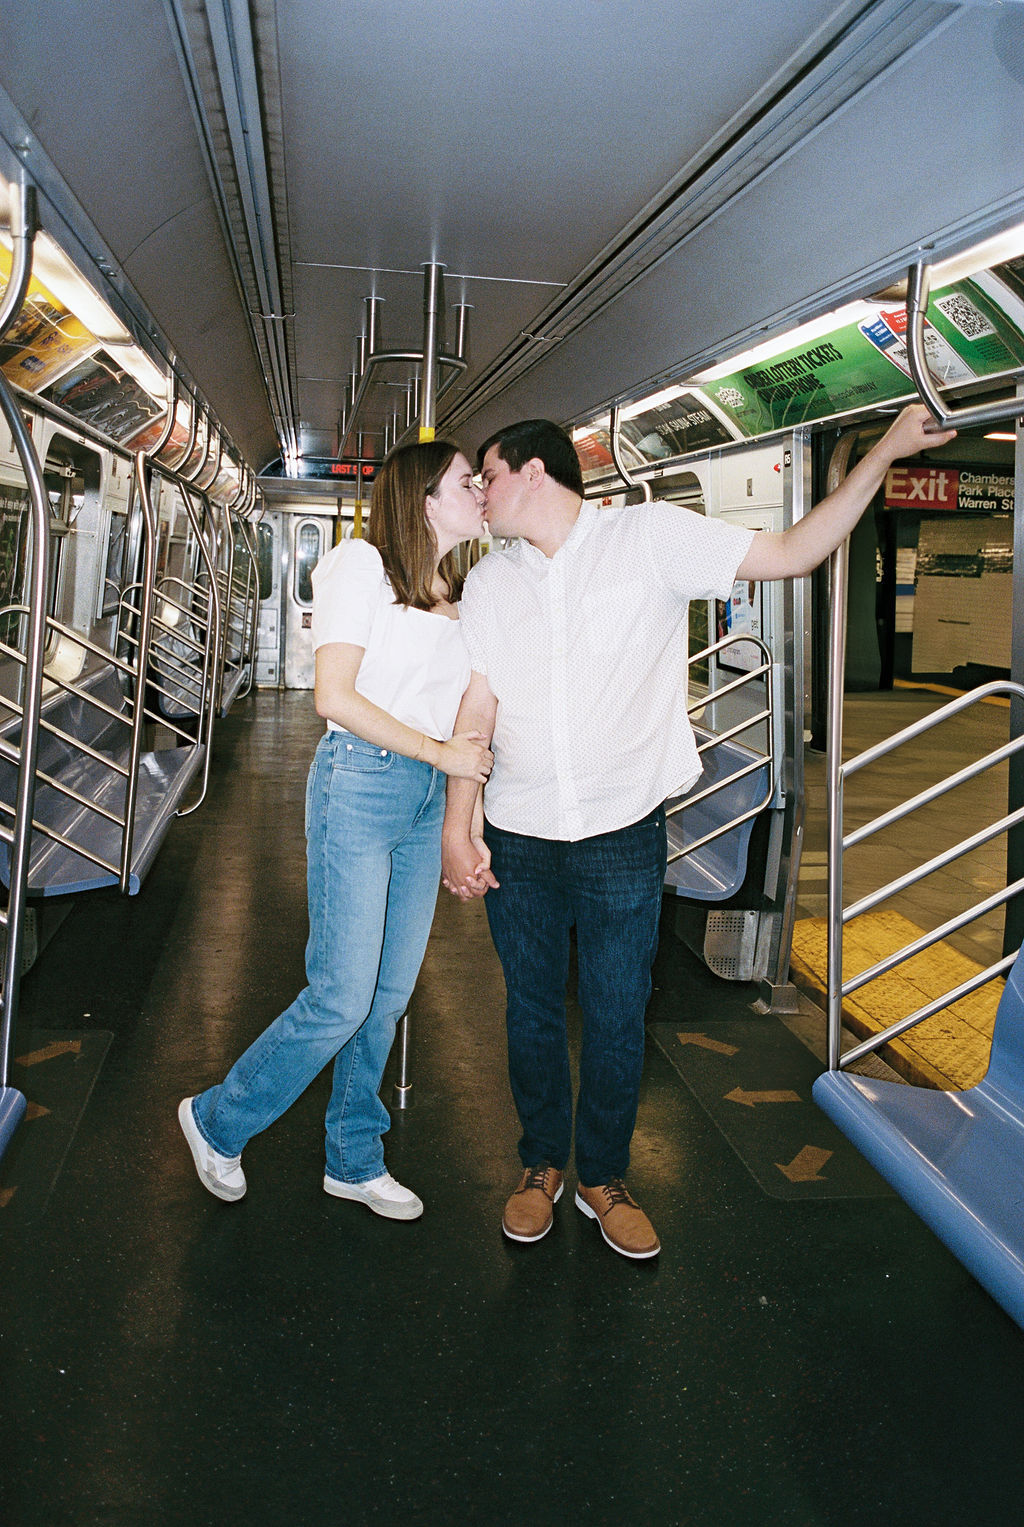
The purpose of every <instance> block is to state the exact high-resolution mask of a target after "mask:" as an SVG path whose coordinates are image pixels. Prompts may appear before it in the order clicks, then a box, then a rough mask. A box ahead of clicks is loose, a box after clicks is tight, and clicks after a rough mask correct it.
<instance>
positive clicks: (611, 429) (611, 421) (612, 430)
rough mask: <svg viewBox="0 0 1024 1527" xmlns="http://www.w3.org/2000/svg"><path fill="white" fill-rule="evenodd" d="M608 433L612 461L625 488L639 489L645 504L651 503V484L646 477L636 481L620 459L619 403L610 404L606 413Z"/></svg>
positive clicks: (652, 496) (652, 497) (652, 495)
mask: <svg viewBox="0 0 1024 1527" xmlns="http://www.w3.org/2000/svg"><path fill="white" fill-rule="evenodd" d="M608 435H609V438H610V440H611V447H612V461H613V462H614V463H615V470H616V472H618V474H619V476H620V477H621V478H622V481H623V482H624V483H625V484H626V487H627V488H639V489H640V491H641V493H642V494H643V496H644V503H645V504H649V503H651V502H652V501H653V499H654V494H653V493H652V492H651V485H650V483H649V482H648V481H647V478H646V477H642V478H641V479H640V481H639V482H637V480H636V478H635V477H632V476H630V473H629V469H628V467H627V466H626V463H625V462H624V461H623V459H622V450H621V447H620V442H619V405H618V404H617V403H615V404H614V405H613V406H612V409H611V412H610V413H609V415H608Z"/></svg>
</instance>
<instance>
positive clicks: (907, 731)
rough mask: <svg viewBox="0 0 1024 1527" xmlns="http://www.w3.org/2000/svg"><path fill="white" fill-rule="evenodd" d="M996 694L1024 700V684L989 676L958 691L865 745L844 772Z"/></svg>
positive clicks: (861, 767)
mask: <svg viewBox="0 0 1024 1527" xmlns="http://www.w3.org/2000/svg"><path fill="white" fill-rule="evenodd" d="M996 695H1011V696H1016V698H1017V699H1018V700H1024V684H1017V683H1016V682H1015V681H1014V680H1013V679H990V680H989V681H988V683H986V684H979V685H978V687H977V689H971V690H968V691H967V693H966V694H962V695H956V696H955V697H954V698H953V699H952V700H947V701H946V704H945V705H940V706H939V708H938V710H934V711H932V713H931V714H930V715H928V716H921V717H920V718H919V719H918V720H917V721H912V722H911V723H910V725H909V726H905V727H903V728H902V729H901V730H900V731H898V732H893V734H892V736H891V737H885V738H883V739H882V741H881V742H876V743H874V744H873V745H872V746H871V747H870V748H865V749H864V751H863V752H862V753H858V754H857V755H856V756H855V757H854V758H849V759H847V760H846V762H845V763H843V764H841V765H840V768H841V770H842V772H843V775H844V776H848V775H850V774H855V773H856V772H857V770H858V769H863V768H866V767H867V765H868V764H873V763H877V762H878V760H879V759H880V758H885V757H886V756H887V754H889V753H894V752H895V751H896V749H897V748H899V747H902V746H903V744H904V743H905V742H912V741H913V740H914V738H915V737H919V736H921V734H922V733H923V732H929V731H931V729H932V727H933V726H941V725H942V724H943V722H945V721H949V720H950V719H951V718H952V717H953V716H955V715H958V714H959V712H960V711H962V710H970V709H971V707H972V706H974V705H978V704H980V702H981V701H982V700H988V699H991V698H992V697H993V696H996Z"/></svg>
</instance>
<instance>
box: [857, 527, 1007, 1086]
mask: <svg viewBox="0 0 1024 1527" xmlns="http://www.w3.org/2000/svg"><path fill="white" fill-rule="evenodd" d="M833 569H834V573H835V576H834V579H833V597H834V609H833V628H832V665H831V666H832V671H831V674H830V681H831V683H832V685H833V689H832V693H831V696H830V719H831V724H830V738H829V748H830V759H829V850H830V851H829V917H828V929H829V933H828V937H829V972H828V1021H829V1037H828V1051H829V1067H830V1069H832V1070H836V1069H841V1068H845V1067H847V1066H850V1065H852V1064H853V1063H854V1062H855V1061H857V1060H859V1059H861V1058H862V1057H863V1056H865V1055H867V1054H870V1053H872V1052H873V1051H875V1050H878V1049H880V1048H881V1047H882V1046H883V1045H885V1044H887V1043H888V1042H889V1041H890V1040H892V1039H896V1038H899V1037H900V1036H901V1035H902V1034H905V1033H906V1032H907V1031H908V1030H909V1029H912V1028H914V1027H915V1026H916V1025H918V1024H920V1023H923V1022H924V1021H925V1020H926V1019H928V1018H931V1017H933V1016H934V1015H935V1014H936V1013H939V1012H942V1011H943V1010H944V1009H945V1008H947V1007H949V1006H951V1005H952V1004H953V1003H954V1002H956V1001H959V1000H960V998H961V997H963V996H967V995H969V994H970V993H971V992H973V991H977V990H978V989H980V988H981V987H982V986H984V985H986V984H987V983H988V982H989V981H991V980H993V979H995V977H997V976H999V975H1001V974H1002V973H1004V972H1005V971H1006V970H1008V969H1009V968H1010V967H1011V966H1012V964H1013V961H1014V959H1015V958H1016V956H1015V955H1014V956H1007V957H1006V958H1004V959H1002V960H1000V961H997V962H996V963H995V964H994V965H991V966H989V967H988V968H987V970H984V971H981V972H979V973H977V974H975V975H974V976H972V977H970V978H969V979H968V980H967V981H965V982H962V983H961V984H960V985H959V986H957V987H955V988H954V989H952V990H950V991H947V992H946V993H945V994H944V995H942V996H939V997H936V998H934V999H933V1000H932V1001H930V1002H928V1003H926V1004H925V1005H924V1006H922V1007H920V1008H918V1009H916V1010H915V1011H914V1012H912V1013H909V1014H907V1015H906V1016H905V1017H904V1018H901V1019H899V1020H898V1021H897V1022H895V1023H893V1024H889V1025H887V1026H886V1027H885V1028H884V1029H883V1030H881V1031H880V1032H879V1033H878V1034H874V1035H872V1036H871V1037H870V1039H868V1040H866V1041H865V1042H864V1043H862V1044H859V1045H857V1046H855V1047H853V1048H852V1049H851V1050H848V1051H847V1052H846V1054H845V1055H843V1054H842V1053H841V1023H842V1003H843V999H844V998H846V997H848V996H850V995H852V994H853V993H854V992H856V991H860V990H862V989H863V988H864V987H866V986H868V985H869V984H870V983H871V982H872V981H875V980H878V979H879V978H880V977H882V976H884V975H887V974H889V973H890V972H891V971H893V970H895V969H897V967H899V966H901V965H904V964H905V963H906V962H907V961H908V960H911V959H913V958H914V957H915V956H917V955H919V954H921V953H923V952H924V951H925V950H927V949H930V948H932V947H933V946H934V945H936V944H938V943H940V942H941V941H942V940H943V939H944V938H946V937H948V936H949V935H951V934H953V933H956V932H958V931H959V930H960V929H962V928H965V927H967V926H968V925H969V924H970V923H973V922H975V921H976V920H977V919H978V918H979V917H983V916H985V915H986V914H987V913H989V912H992V911H994V910H996V908H998V907H1000V906H1003V905H1005V904H1006V903H1007V902H1008V901H1010V900H1011V899H1012V898H1013V897H1014V896H1016V895H1018V894H1019V893H1020V892H1021V891H1022V890H1024V878H1022V879H1019V880H1017V881H1015V882H1014V883H1012V884H1010V885H1008V886H1006V887H1004V888H1001V889H1000V890H998V891H996V892H994V893H993V894H992V895H991V896H988V897H985V898H983V899H981V900H980V901H978V902H976V903H975V904H974V905H973V906H971V907H969V908H966V909H962V910H961V911H960V912H958V913H957V914H955V915H954V916H953V917H951V918H948V919H947V920H946V921H945V922H944V923H942V924H941V926H939V927H936V928H934V929H932V930H930V931H929V932H925V933H922V934H921V935H920V937H918V938H915V939H912V940H910V941H909V942H908V943H906V944H905V945H903V946H902V947H901V948H900V949H897V950H893V951H892V952H891V953H890V954H888V955H886V956H884V957H883V958H882V959H881V960H878V961H876V962H875V963H874V964H873V965H871V966H870V967H869V968H867V969H865V970H862V971H860V972H858V974H857V975H856V976H854V977H851V978H850V979H849V980H847V981H844V980H843V976H842V934H843V929H844V928H845V927H846V926H847V925H848V924H849V923H851V922H853V921H854V920H855V919H856V918H857V917H860V916H862V915H863V914H864V913H866V912H869V911H871V910H872V909H873V908H875V907H877V906H879V905H880V904H881V903H882V902H884V901H888V900H891V899H892V898H893V897H894V896H898V895H899V894H900V893H901V892H903V891H906V890H909V889H910V887H911V886H914V885H918V884H919V883H920V882H921V881H923V880H926V879H927V878H928V877H929V876H930V875H933V874H935V873H936V872H937V871H939V870H942V869H945V868H947V867H948V866H949V865H950V864H953V863H955V862H956V861H957V860H959V859H962V858H963V857H964V856H965V855H967V854H969V853H972V852H973V851H974V850H975V849H977V848H980V847H981V846H982V845H983V844H985V843H988V842H990V841H991V840H992V839H994V838H997V837H1001V836H1002V835H1003V834H1005V833H1007V832H1009V831H1010V830H1011V829H1012V828H1014V827H1016V826H1018V825H1019V824H1021V823H1024V807H1018V808H1017V809H1016V810H1014V811H1009V812H1006V813H1005V814H1004V815H1002V816H1000V817H999V818H998V819H997V820H995V821H994V822H990V823H988V824H987V825H986V826H984V827H982V828H979V829H978V830H977V831H976V832H974V833H970V834H968V835H967V836H966V837H963V838H961V839H960V840H959V841H958V842H957V843H955V844H952V845H950V846H949V847H947V848H945V849H943V850H941V852H939V853H937V854H934V855H932V856H931V857H930V858H929V859H927V860H926V861H925V862H924V863H923V864H919V865H917V866H915V867H914V868H913V869H910V870H908V871H906V872H905V873H904V874H902V875H898V876H897V877H896V878H895V879H893V880H891V881H889V882H887V883H886V884H885V885H883V886H880V887H878V888H876V889H875V890H874V891H872V892H869V893H868V894H867V895H865V896H862V897H860V898H859V899H858V900H857V901H855V902H853V903H851V905H850V906H848V907H844V906H843V904H842V899H843V898H842V892H843V855H844V854H845V853H846V852H848V851H849V850H850V849H851V848H855V847H856V846H858V845H859V844H861V843H863V842H864V841H865V840H866V839H868V838H870V837H872V836H873V835H874V834H876V833H878V832H880V831H882V830H883V829H884V828H886V827H890V826H892V825H894V824H895V823H897V822H901V821H905V820H906V819H907V818H908V817H910V816H911V815H913V814H914V812H916V811H919V810H920V809H921V808H922V807H924V806H928V805H932V804H934V803H935V802H936V801H938V800H940V799H941V798H942V797H943V796H945V795H947V794H949V792H950V791H952V790H954V789H956V788H957V787H958V786H959V785H963V784H967V783H969V782H970V781H971V780H973V779H976V778H978V777H979V776H980V775H981V774H983V773H986V772H987V771H988V770H989V769H992V768H994V767H996V766H997V765H998V764H1001V763H1005V762H1006V761H1007V760H1008V759H1010V758H1011V757H1013V756H1014V754H1016V753H1017V752H1019V751H1020V749H1021V748H1022V747H1024V737H1016V738H1011V739H1010V740H1009V741H1008V742H1007V743H1004V744H1002V745H1001V746H1000V747H998V748H995V749H992V750H991V751H990V752H988V753H986V754H985V755H983V756H982V757H981V758H979V759H975V760H973V761H972V762H971V763H970V764H967V765H965V766H964V767H962V768H960V769H956V770H954V771H953V772H952V773H950V774H949V775H946V776H945V777H944V778H942V779H941V780H938V781H936V782H935V783H934V784H932V785H930V786H928V787H927V788H926V789H925V790H921V791H918V792H917V793H916V794H915V795H913V796H911V797H909V798H908V799H907V800H905V801H903V802H901V803H900V804H898V805H896V806H894V807H891V808H890V809H889V810H887V811H885V812H882V813H880V814H879V815H878V816H877V817H875V818H873V819H872V820H871V821H869V822H865V823H863V824H862V825H861V826H859V827H857V828H856V829H854V831H852V832H850V833H844V832H843V822H842V818H843V801H844V794H845V783H846V780H847V779H848V778H849V777H851V776H852V775H854V774H856V773H857V772H858V771H859V770H861V769H864V768H866V767H867V766H868V765H870V764H873V763H876V762H878V761H879V760H880V759H882V758H886V757H888V756H890V755H891V754H893V753H895V752H897V751H898V750H899V749H900V748H901V747H904V746H905V745H906V744H907V743H910V742H915V741H917V740H918V739H919V738H921V737H922V736H924V735H925V734H926V733H928V732H930V731H931V730H932V729H933V728H934V727H938V726H941V725H943V724H944V723H945V722H947V721H949V720H951V719H952V718H953V717H954V716H956V715H959V714H960V713H962V712H964V711H966V710H968V709H970V708H972V707H973V706H975V705H977V704H979V703H980V702H981V701H983V700H985V699H989V698H991V697H994V696H996V695H999V696H1005V695H1009V696H1012V697H1014V698H1017V699H1024V685H1021V684H1018V683H1016V682H1015V681H1013V680H1008V679H1007V680H1002V679H996V680H993V681H991V682H989V683H987V684H983V685H980V686H979V687H978V688H977V689H975V690H972V691H970V692H968V693H967V694H963V695H958V696H956V697H955V698H954V699H952V700H950V701H949V702H948V703H947V704H945V705H943V706H940V707H939V708H938V709H937V710H936V711H934V712H932V714H931V715H928V716H924V717H921V718H919V719H918V720H917V721H914V722H912V723H911V724H910V725H909V726H906V727H903V728H901V730H900V731H899V732H896V733H894V734H893V735H892V736H891V737H887V738H884V739H883V740H882V741H881V742H878V743H876V744H874V745H873V746H872V747H870V748H866V749H864V750H863V751H862V752H861V753H859V754H857V755H856V757H854V758H851V759H848V760H847V761H846V762H840V761H839V759H838V755H839V752H840V750H841V747H842V706H841V698H840V696H841V689H840V688H839V681H838V677H837V675H839V674H841V673H842V662H843V645H844V644H843V641H842V630H841V628H842V626H843V625H844V624H845V556H844V555H843V553H842V549H840V551H839V552H837V553H835V554H834V557H833ZM837 582H838V594H837V592H836V589H837Z"/></svg>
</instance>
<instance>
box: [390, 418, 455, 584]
mask: <svg viewBox="0 0 1024 1527" xmlns="http://www.w3.org/2000/svg"><path fill="white" fill-rule="evenodd" d="M458 449H459V448H458V446H457V445H453V444H452V443H451V441H450V440H428V441H424V442H423V443H422V444H421V443H418V442H416V441H414V442H413V443H412V444H410V445H400V446H398V447H396V449H395V450H393V451H392V452H391V454H390V455H389V456H387V457H386V458H385V460H384V464H383V466H382V467H381V468H380V471H379V472H378V473H377V479H376V481H375V482H374V485H373V498H372V499H371V501H370V526H369V530H368V531H367V535H366V539H367V540H368V541H369V542H370V544H371V545H372V546H376V548H377V550H378V551H379V552H380V556H381V561H382V562H383V563H384V571H385V572H386V573H387V575H388V577H389V579H390V580H391V587H392V588H393V589H394V591H395V603H396V604H405V605H411V606H412V608H413V609H414V610H431V609H433V607H434V605H435V604H436V603H437V600H436V598H435V595H434V592H433V582H434V561H435V558H436V557H437V541H436V539H435V536H434V531H433V528H432V527H431V525H430V522H429V521H428V519H427V515H426V504H427V496H428V495H433V494H436V492H437V490H438V488H439V487H440V486H441V479H442V477H443V476H444V474H445V473H446V472H447V470H448V468H449V467H450V466H451V464H452V462H453V461H454V460H455V457H456V454H457V453H458ZM437 570H438V572H439V573H440V575H441V581H442V582H443V583H444V585H445V587H446V588H447V590H448V598H449V599H451V600H456V599H458V597H459V595H460V594H461V593H462V583H463V577H462V574H461V573H460V572H459V569H458V566H457V564H456V561H455V556H454V553H453V552H448V553H447V555H446V556H444V557H442V559H441V564H440V566H439V567H438V569H437Z"/></svg>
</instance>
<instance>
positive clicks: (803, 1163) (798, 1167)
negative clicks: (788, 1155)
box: [775, 1145, 832, 1182]
mask: <svg viewBox="0 0 1024 1527" xmlns="http://www.w3.org/2000/svg"><path fill="white" fill-rule="evenodd" d="M831 1155H832V1152H831V1151H823V1150H822V1149H821V1148H820V1146H817V1145H805V1146H804V1148H803V1150H802V1151H800V1152H798V1154H797V1155H795V1156H794V1157H793V1159H792V1161H791V1162H790V1163H789V1165H788V1166H783V1165H782V1162H781V1161H776V1163H775V1165H776V1166H777V1167H778V1169H779V1171H780V1172H781V1173H782V1175H783V1177H788V1178H789V1180H790V1182H824V1181H825V1179H824V1177H822V1176H820V1175H819V1172H818V1168H819V1167H823V1166H824V1165H825V1162H826V1161H828V1160H829V1158H830V1157H831Z"/></svg>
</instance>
